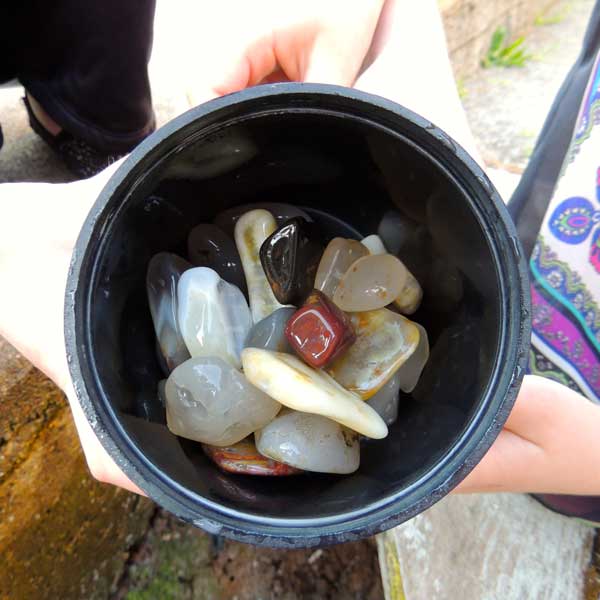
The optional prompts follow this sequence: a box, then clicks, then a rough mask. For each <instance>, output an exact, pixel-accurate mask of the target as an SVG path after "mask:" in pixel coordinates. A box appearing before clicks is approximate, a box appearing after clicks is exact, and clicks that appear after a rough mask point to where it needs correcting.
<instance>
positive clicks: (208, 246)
mask: <svg viewBox="0 0 600 600" xmlns="http://www.w3.org/2000/svg"><path fill="white" fill-rule="evenodd" d="M187 248H188V258H189V260H190V262H191V263H192V264H193V265H194V266H196V267H209V268H211V269H214V270H215V271H216V272H217V273H218V274H219V275H220V276H221V277H222V278H223V279H224V280H225V281H227V282H229V283H232V284H233V285H235V286H237V287H238V288H239V289H240V290H241V291H242V292H245V291H246V278H245V277H244V270H243V269H242V262H241V260H240V255H239V254H238V251H237V248H236V247H235V242H234V241H233V238H231V237H229V236H228V235H227V234H226V233H225V232H224V231H223V230H222V229H220V228H219V227H217V226H216V225H213V224H212V223H202V224H200V225H197V226H196V227H194V229H192V230H191V231H190V233H189V235H188V240H187Z"/></svg>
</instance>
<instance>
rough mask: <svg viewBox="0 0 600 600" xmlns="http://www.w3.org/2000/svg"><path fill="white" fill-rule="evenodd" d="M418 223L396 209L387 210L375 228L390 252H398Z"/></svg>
mask: <svg viewBox="0 0 600 600" xmlns="http://www.w3.org/2000/svg"><path fill="white" fill-rule="evenodd" d="M417 226H418V224H417V223H416V222H415V221H413V220H412V219H409V218H408V217H405V216H403V215H401V214H400V213H399V212H398V211H397V210H388V211H387V212H386V213H385V214H384V215H383V218H382V219H381V221H380V222H379V227H378V228H377V233H378V234H379V237H380V238H381V240H382V241H383V244H384V246H385V247H386V248H387V251H388V252H389V253H390V254H398V253H399V252H400V251H401V250H402V248H403V246H405V245H406V244H407V243H408V242H409V240H410V239H411V237H412V235H413V231H414V229H415V228H416V227H417Z"/></svg>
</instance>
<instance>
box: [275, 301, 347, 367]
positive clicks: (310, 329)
mask: <svg viewBox="0 0 600 600" xmlns="http://www.w3.org/2000/svg"><path fill="white" fill-rule="evenodd" d="M285 335H286V337H287V339H288V341H289V343H290V346H291V347H292V348H293V349H294V350H295V351H296V353H297V354H298V355H299V356H300V357H301V358H302V359H303V360H304V362H306V363H308V364H309V365H310V366H311V367H315V369H320V368H322V367H324V366H325V365H327V364H328V363H329V362H331V361H332V360H333V359H334V358H335V357H336V356H340V355H341V354H342V353H344V352H345V351H346V349H347V348H348V347H349V346H350V345H351V344H352V343H353V342H354V340H355V338H356V336H355V335H354V330H353V329H352V325H351V324H350V319H349V318H348V316H347V315H346V314H345V313H344V312H343V311H341V310H340V309H339V308H338V307H337V306H336V305H335V304H333V302H331V301H330V300H328V299H327V296H325V294H323V292H320V291H319V290H313V293H312V294H311V295H310V296H309V297H308V299H307V300H306V303H305V304H304V306H302V308H300V309H299V310H298V311H296V312H295V313H294V314H293V315H292V316H291V317H290V319H289V321H288V323H287V325H286V328H285Z"/></svg>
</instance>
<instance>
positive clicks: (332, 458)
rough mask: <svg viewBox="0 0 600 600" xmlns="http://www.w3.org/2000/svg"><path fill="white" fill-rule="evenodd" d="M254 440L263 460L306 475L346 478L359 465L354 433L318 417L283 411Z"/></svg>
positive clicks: (357, 444)
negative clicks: (277, 463)
mask: <svg viewBox="0 0 600 600" xmlns="http://www.w3.org/2000/svg"><path fill="white" fill-rule="evenodd" d="M254 438H255V440H256V448H257V450H258V451H259V452H260V453H261V454H263V455H264V456H268V457H269V458H272V459H273V460H277V461H279V462H282V463H285V464H286V465H291V466H292V467H297V468H299V469H304V470H306V471H315V472H317V473H340V474H346V473H353V472H354V471H356V469H358V467H359V465H360V444H359V442H358V436H357V435H356V433H355V432H354V431H350V430H349V429H345V428H344V427H342V426H341V425H340V424H339V423H336V422H335V421H332V420H331V419H327V418H326V417H322V416H320V415H313V414H310V413H305V412H298V411H295V410H290V409H286V408H284V409H283V410H282V411H281V412H280V413H279V414H278V415H277V417H275V419H274V420H273V421H271V422H270V423H269V424H268V425H267V426H266V427H263V429H259V430H258V431H256V432H255V433H254Z"/></svg>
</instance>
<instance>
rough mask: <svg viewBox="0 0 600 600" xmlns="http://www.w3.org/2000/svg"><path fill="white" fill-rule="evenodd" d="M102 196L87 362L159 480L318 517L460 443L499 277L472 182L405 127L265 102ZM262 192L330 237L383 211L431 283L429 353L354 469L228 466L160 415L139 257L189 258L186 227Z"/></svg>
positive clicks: (361, 231)
mask: <svg viewBox="0 0 600 600" xmlns="http://www.w3.org/2000/svg"><path fill="white" fill-rule="evenodd" d="M149 160H150V159H149ZM125 199H127V202H126V203H125ZM111 202H112V204H111V206H110V209H107V215H106V218H105V224H104V226H103V236H102V243H100V244H99V246H98V251H97V258H96V259H95V269H94V272H93V277H92V281H91V288H90V290H91V291H90V294H91V297H90V307H91V308H90V309H89V328H90V329H89V330H90V339H91V360H92V362H93V364H94V368H95V371H96V374H97V378H98V381H99V382H100V387H101V391H102V394H103V397H104V398H105V399H106V401H107V402H109V403H110V405H111V407H112V409H113V410H114V412H115V414H116V415H117V418H118V419H119V420H120V421H121V423H122V424H123V426H124V428H125V430H126V431H127V433H128V435H129V436H130V437H131V439H132V440H133V441H134V443H135V444H136V445H137V446H138V448H139V449H140V450H141V451H142V452H143V453H144V454H145V455H146V456H147V457H148V458H149V459H150V461H152V463H154V465H155V466H156V467H157V468H158V469H159V470H160V471H161V472H162V473H163V476H164V477H165V478H166V479H169V480H171V481H172V482H174V483H176V484H177V485H179V486H182V487H183V488H186V489H187V491H188V493H191V494H197V495H198V496H200V497H203V498H205V499H207V500H209V501H212V502H216V503H219V504H221V505H224V506H225V507H228V508H231V509H234V510H238V511H242V512H245V513H251V514H255V515H261V516H263V517H273V518H292V519H295V518H315V517H326V516H331V515H339V514H340V513H343V512H346V511H352V510H356V509H358V508H364V507H366V506H368V505H369V504H371V503H374V502H378V501H381V500H383V499H385V498H389V496H390V495H392V494H396V493H401V492H402V490H403V489H405V488H406V487H407V486H409V485H411V484H412V483H414V482H415V481H416V480H417V479H418V478H420V477H421V476H423V475H424V474H425V473H427V472H429V471H430V470H431V469H432V468H433V467H434V465H435V464H436V463H437V462H438V461H439V460H440V458H441V457H442V456H444V455H445V454H446V453H448V452H449V451H450V449H451V448H452V447H453V445H454V444H455V443H456V442H457V440H458V439H460V436H461V434H462V432H463V431H464V430H465V427H466V426H467V424H468V422H469V420H470V418H471V417H472V415H473V413H474V411H475V410H476V409H477V407H478V406H479V403H480V401H481V397H482V395H483V394H484V391H485V389H486V387H487V385H488V382H489V380H490V376H491V373H492V371H493V368H494V364H495V361H496V355H497V351H498V345H499V339H500V330H501V307H500V298H499V292H498V289H499V284H498V277H499V275H498V272H497V267H496V266H495V262H494V260H493V255H492V250H491V246H490V245H489V243H488V241H487V239H486V234H485V232H484V228H483V227H482V225H481V224H480V222H479V221H478V219H477V218H476V216H475V215H474V213H473V210H472V208H471V207H472V203H471V202H470V201H469V199H468V198H467V196H466V192H465V191H464V190H463V188H461V187H460V186H459V184H458V183H457V180H456V179H455V177H454V176H453V175H452V174H450V173H448V172H446V171H445V170H444V169H443V168H442V167H441V166H440V165H439V164H438V163H437V162H436V161H435V160H433V159H432V158H431V157H430V156H428V155H426V154H425V153H424V152H422V151H421V150H418V149H417V147H416V146H415V145H414V144H413V143H412V142H411V141H409V140H408V139H407V138H406V137H403V136H402V135H399V134H397V133H393V132H392V131H391V130H389V129H386V128H385V127H378V126H374V125H373V123H371V122H368V121H365V120H363V119H360V118H354V117H349V116H341V115H339V114H336V113H335V111H316V110H315V111H305V112H304V113H301V112H296V111H289V112H288V113H286V112H282V111H272V112H268V111H263V112H262V113H260V114H258V115H255V116H247V117H246V118H236V119H235V120H229V121H227V122H225V123H224V124H222V125H221V126H220V127H218V128H215V127H213V128H212V129H210V130H208V131H205V132H204V133H202V132H201V131H194V130H193V129H191V130H190V131H189V132H188V133H187V134H186V135H185V136H183V137H182V138H181V142H180V143H178V145H177V148H176V149H174V150H173V151H171V152H170V153H168V155H167V156H163V157H159V160H156V157H154V159H152V166H148V168H147V169H146V170H145V171H144V172H143V173H142V174H141V175H140V176H138V177H137V180H136V181H135V185H129V187H128V188H127V189H124V190H118V191H117V193H116V194H115V197H114V198H113V199H112V200H111ZM263 202H265V203H266V202H283V203H289V204H295V205H298V206H301V207H304V208H306V210H307V211H308V212H309V213H311V215H312V216H313V218H314V219H315V220H316V221H317V222H319V223H320V224H321V225H322V227H323V229H324V230H325V231H326V233H327V235H328V236H329V237H334V236H336V235H343V236H348V237H356V238H358V239H360V237H361V236H367V235H369V234H372V233H377V232H378V231H380V225H381V222H382V220H384V219H386V227H387V231H392V232H397V234H398V236H399V239H400V240H401V243H402V247H401V249H400V251H399V252H398V256H399V257H400V258H401V259H402V260H403V261H404V262H405V263H406V264H407V266H408V267H409V268H410V269H411V270H412V271H413V273H414V274H415V275H416V276H417V278H418V279H419V281H420V283H421V285H422V286H423V287H424V290H425V297H424V302H423V305H422V307H421V309H419V311H418V312H417V313H416V314H414V315H413V316H412V317H410V318H412V319H413V320H415V321H417V322H418V323H421V324H422V325H423V326H424V327H425V328H426V329H427V331H428V333H429V340H430V345H431V357H430V360H429V363H428V365H427V367H426V369H425V371H424V373H423V376H422V377H421V381H420V383H419V384H418V386H417V388H416V389H415V391H414V392H413V393H412V394H410V395H408V394H402V397H401V399H400V411H399V416H398V419H397V421H396V423H395V424H394V425H392V426H391V428H390V433H389V436H388V437H387V438H386V439H384V440H379V441H368V442H363V444H362V448H361V465H360V468H359V470H358V471H357V472H356V473H354V474H352V475H344V476H335V475H321V474H306V475H302V476H297V477H284V478H275V477H273V478H261V477H251V476H241V475H229V474H225V473H223V472H221V471H220V470H219V469H218V468H217V467H216V466H215V465H214V464H213V463H212V462H210V460H209V459H208V458H207V457H205V455H204V454H203V452H202V449H201V447H200V444H197V443H195V442H192V441H189V440H185V439H182V438H178V437H176V436H175V435H173V434H171V433H170V432H169V430H168V429H167V427H166V425H165V417H164V409H163V408H162V406H161V405H160V403H159V400H158V397H157V384H158V382H159V380H160V379H163V378H164V376H163V374H162V372H161V370H160V367H159V365H158V363H157V359H156V347H155V336H154V330H153V327H152V321H151V317H150V312H149V309H148V302H147V299H146V290H145V274H146V267H147V264H148V261H149V260H150V258H151V257H152V256H153V255H154V254H156V253H157V252H160V251H170V252H175V253H177V254H179V255H181V256H183V257H185V256H186V250H185V248H186V237H187V234H188V232H189V231H190V230H191V229H192V228H193V227H194V226H195V225H197V224H199V223H203V222H211V221H212V220H213V218H214V217H215V215H216V214H217V213H219V212H220V211H222V210H224V209H227V208H230V207H233V206H237V205H241V204H247V203H263ZM390 224H391V225H390ZM384 229H385V228H384ZM400 234H401V235H400ZM394 235H395V234H394ZM392 237H393V235H392Z"/></svg>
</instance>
